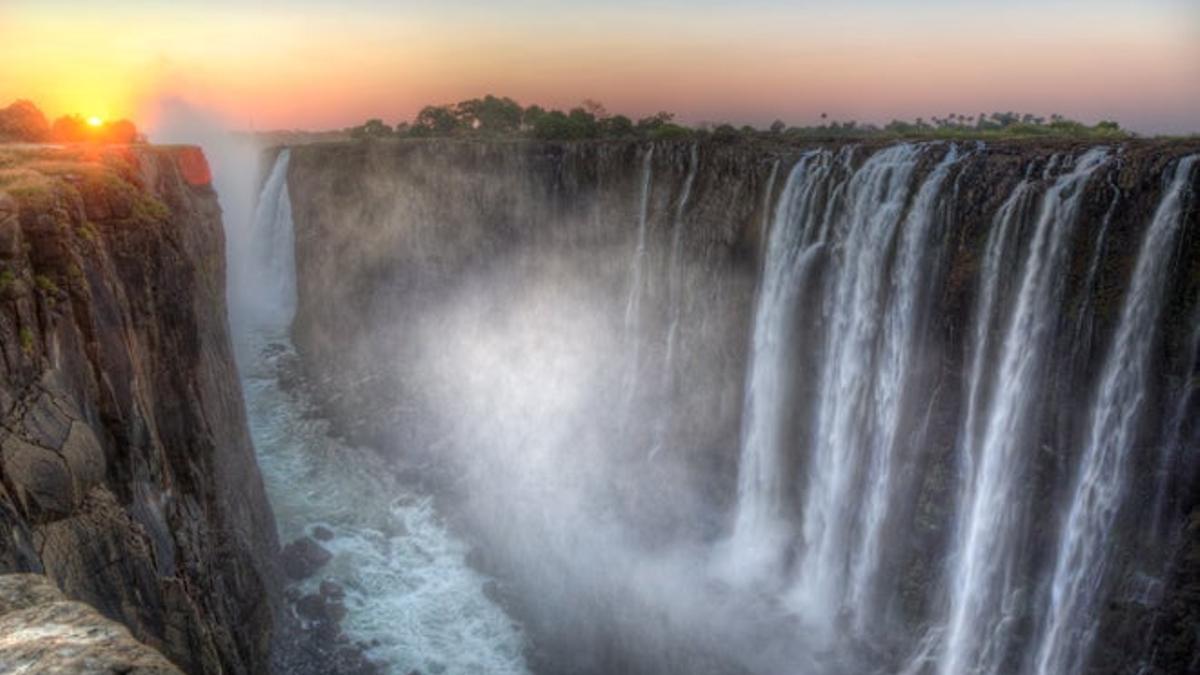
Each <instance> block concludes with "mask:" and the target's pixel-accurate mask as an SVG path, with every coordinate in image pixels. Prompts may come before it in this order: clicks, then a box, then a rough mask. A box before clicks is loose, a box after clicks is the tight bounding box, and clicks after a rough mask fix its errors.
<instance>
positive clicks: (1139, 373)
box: [1037, 155, 1197, 675]
mask: <svg viewBox="0 0 1200 675" xmlns="http://www.w3.org/2000/svg"><path fill="white" fill-rule="evenodd" d="M1196 159H1197V156H1196V155H1193V156H1190V157H1187V158H1185V159H1183V160H1182V161H1180V162H1179V165H1178V166H1177V167H1176V169H1175V177H1174V179H1173V180H1172V181H1171V184H1170V187H1169V188H1168V189H1167V191H1166V194H1165V196H1164V198H1163V199H1162V201H1161V202H1160V203H1159V206H1158V209H1157V211H1156V212H1155V214H1154V218H1153V219H1152V220H1151V222H1150V226H1149V228H1148V229H1147V231H1146V234H1145V239H1144V241H1143V242H1142V246H1141V251H1140V252H1139V253H1138V258H1137V267H1136V269H1135V271H1134V273H1133V278H1132V281H1131V282H1130V286H1129V291H1128V294H1127V296H1126V299H1125V304H1124V308H1123V309H1122V311H1121V318H1120V321H1119V323H1118V327H1117V333H1116V336H1115V337H1114V339H1113V342H1112V345H1111V347H1110V349H1109V352H1108V357H1107V360H1106V361H1105V365H1104V370H1103V371H1102V373H1103V374H1102V375H1101V378H1100V385H1099V390H1098V392H1097V396H1096V401H1095V403H1094V404H1093V406H1092V411H1091V427H1090V431H1089V433H1088V439H1087V445H1086V446H1085V449H1084V453H1083V457H1082V459H1081V462H1080V467H1079V475H1078V477H1077V478H1076V483H1075V491H1074V496H1073V498H1072V500H1071V507H1070V512H1069V515H1068V516H1067V520H1066V525H1065V527H1064V533H1063V535H1062V536H1061V537H1060V538H1059V546H1058V553H1057V557H1056V562H1055V567H1054V575H1053V581H1052V585H1051V594H1050V609H1049V619H1048V621H1047V625H1046V628H1045V630H1044V632H1043V633H1042V640H1041V646H1040V648H1039V649H1038V656H1037V672H1038V674H1039V675H1073V674H1075V673H1080V672H1082V671H1083V668H1084V665H1085V662H1086V659H1087V657H1088V654H1089V647H1090V646H1091V643H1092V638H1093V636H1094V633H1095V629H1096V625H1097V620H1096V611H1097V610H1096V603H1097V600H1098V598H1097V592H1098V590H1099V588H1100V586H1101V584H1102V582H1103V576H1104V572H1105V560H1106V556H1107V553H1108V548H1109V532H1110V530H1111V529H1112V525H1113V521H1114V520H1115V518H1116V514H1117V510H1118V509H1119V507H1120V500H1121V495H1122V490H1123V489H1124V486H1125V484H1126V482H1127V480H1126V475H1125V472H1126V469H1127V468H1128V465H1129V454H1130V453H1131V452H1132V451H1133V446H1134V442H1135V438H1136V435H1137V430H1138V421H1139V420H1140V415H1141V411H1142V408H1143V404H1144V403H1145V395H1146V391H1145V385H1146V374H1147V370H1148V368H1149V367H1150V358H1151V353H1150V352H1151V348H1152V345H1153V342H1154V336H1155V329H1156V326H1157V325H1158V321H1157V320H1158V316H1159V314H1160V313H1161V311H1162V306H1163V290H1164V284H1165V280H1166V269H1167V266H1166V265H1165V264H1164V262H1165V261H1166V260H1167V259H1168V257H1169V251H1170V248H1171V245H1172V243H1173V242H1174V239H1175V235H1176V233H1177V232H1178V231H1179V228H1180V217H1181V214H1182V212H1183V207H1184V202H1185V197H1186V194H1185V193H1186V190H1187V188H1188V186H1189V184H1190V179H1191V174H1192V167H1193V166H1194V165H1195V163H1196Z"/></svg>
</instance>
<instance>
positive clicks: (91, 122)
mask: <svg viewBox="0 0 1200 675" xmlns="http://www.w3.org/2000/svg"><path fill="white" fill-rule="evenodd" d="M87 123H88V126H89V127H99V126H101V125H103V124H104V120H102V119H100V118H99V117H96V116H94V115H93V116H92V117H89V118H87Z"/></svg>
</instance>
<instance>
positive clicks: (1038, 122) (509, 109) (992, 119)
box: [345, 94, 1132, 143]
mask: <svg viewBox="0 0 1200 675" xmlns="http://www.w3.org/2000/svg"><path fill="white" fill-rule="evenodd" d="M345 131H346V133H348V134H349V135H350V136H351V137H353V138H359V139H372V138H444V137H454V138H536V139H539V140H548V141H575V140H588V139H603V138H631V139H647V140H676V139H688V138H711V139H713V140H715V141H719V142H730V143H732V142H739V141H743V140H748V139H750V140H753V139H772V140H784V141H805V140H808V141H811V140H841V139H863V140H866V139H885V140H886V139H950V140H953V139H1010V138H1026V137H1058V138H1078V139H1102V140H1111V139H1121V138H1128V137H1131V136H1132V134H1131V133H1129V132H1128V131H1125V130H1124V129H1122V128H1121V126H1120V125H1119V124H1117V123H1116V122H1113V121H1102V122H1100V123H1098V124H1096V125H1093V126H1088V125H1086V124H1084V123H1082V122H1076V121H1074V120H1069V119H1067V118H1065V117H1063V116H1061V115H1051V116H1050V117H1049V118H1045V117H1040V116H1037V115H1032V114H1018V113H1015V112H993V113H979V114H978V115H962V114H958V113H951V114H949V115H947V116H946V117H933V118H931V119H930V120H925V119H922V118H918V119H916V120H913V121H911V122H906V121H902V120H893V121H892V122H890V123H888V124H886V125H884V126H878V125H875V124H860V123H858V122H855V121H848V122H838V121H827V116H826V115H824V114H823V115H821V123H820V124H818V125H814V126H788V124H787V123H785V122H784V121H782V120H775V122H773V123H772V124H771V125H770V126H769V127H768V128H767V129H756V128H754V127H751V126H743V127H740V128H738V127H734V126H733V125H730V124H719V125H712V124H701V125H699V126H695V127H689V126H684V125H682V124H680V123H678V122H676V120H675V116H674V115H673V114H672V113H669V112H660V113H657V114H655V115H651V116H649V117H644V118H641V119H639V120H638V121H637V122H636V123H635V122H634V121H633V120H631V119H630V118H629V117H626V116H625V115H610V114H609V113H608V111H607V110H605V108H604V106H603V105H601V104H600V103H597V102H596V101H592V100H586V101H584V102H583V103H581V104H580V105H579V106H576V107H574V108H571V109H569V110H553V109H549V110H548V109H545V108H542V107H541V106H538V105H531V106H529V107H523V106H522V105H521V104H520V103H517V102H516V101H514V100H513V99H511V98H508V97H497V96H493V95H491V94H488V95H487V96H484V97H483V98H473V99H469V100H466V101H461V102H459V103H455V104H451V105H427V106H425V107H424V108H422V109H421V111H420V112H419V113H417V116H416V118H415V119H413V120H412V121H411V122H400V123H399V124H397V125H396V126H395V127H391V126H388V125H387V124H386V123H385V122H384V121H383V120H382V119H379V118H375V119H370V120H367V121H366V122H365V123H364V124H362V125H360V126H357V127H352V128H349V129H346V130H345Z"/></svg>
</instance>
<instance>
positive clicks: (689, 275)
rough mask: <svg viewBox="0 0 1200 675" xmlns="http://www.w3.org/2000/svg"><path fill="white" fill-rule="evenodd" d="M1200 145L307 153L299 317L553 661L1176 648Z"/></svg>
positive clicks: (1155, 658)
mask: <svg viewBox="0 0 1200 675" xmlns="http://www.w3.org/2000/svg"><path fill="white" fill-rule="evenodd" d="M1196 152H1197V147H1196V146H1194V145H1191V146H1189V145H1187V144H1186V143H1168V142H1154V141H1129V142H1125V143H1120V144H1115V145H1112V146H1107V147H1104V146H1096V147H1092V146H1089V145H1085V144H1081V143H1078V142H1066V141H1062V142H1053V141H1039V142H1036V143H1034V142H1021V141H1013V142H997V143H989V144H987V145H983V144H973V143H958V144H955V143H945V142H937V143H908V144H894V145H887V144H883V143H875V144H872V143H864V144H857V145H855V144H825V145H821V144H810V145H809V146H788V145H783V144H776V145H774V146H772V145H770V144H765V145H764V144H758V145H754V144H750V143H721V142H717V141H709V142H700V143H695V142H691V143H689V142H674V143H670V142H659V143H652V144H651V143H634V142H628V143H622V142H599V143H574V144H572V143H546V144H540V143H530V142H526V143H503V142H499V143H472V142H455V141H423V142H404V141H401V142H374V143H372V142H367V143H350V144H345V143H343V144H315V145H310V146H297V147H293V148H291V150H290V151H288V154H287V158H286V159H284V158H283V156H282V155H281V158H280V159H279V160H278V162H280V163H283V162H286V171H287V189H288V191H289V194H290V215H291V219H292V224H293V227H294V232H295V234H294V239H295V269H296V275H295V282H296V289H297V305H296V314H295V320H294V322H293V324H292V331H291V337H292V339H293V341H294V343H295V348H296V350H297V352H298V354H299V359H300V362H301V363H302V364H303V365H302V368H303V370H304V372H305V373H306V375H307V376H308V377H309V378H310V380H311V382H312V383H313V386H312V391H313V393H314V396H316V397H317V398H318V399H319V400H320V403H321V407H322V408H321V409H322V410H323V411H324V413H325V414H326V415H327V416H328V418H329V419H330V420H331V421H332V422H333V424H334V428H335V429H336V431H337V433H338V434H339V435H341V436H342V437H344V438H348V439H353V441H354V442H355V443H358V444H361V445H363V446H367V447H371V448H374V449H375V450H376V451H378V452H380V453H382V454H383V456H384V457H387V458H389V459H388V461H390V462H393V463H394V464H395V465H396V466H397V467H399V469H398V471H399V472H400V474H401V475H404V476H408V477H410V478H411V479H412V480H415V481H416V484H417V485H419V486H423V487H422V488H421V489H424V490H426V491H429V492H432V493H434V494H436V495H437V500H436V502H437V503H438V504H439V508H440V509H441V510H442V512H443V513H444V514H446V515H447V517H448V518H449V519H450V520H451V521H452V522H453V525H452V527H453V528H454V529H456V530H457V531H460V532H463V533H465V534H464V536H465V537H466V538H467V539H468V540H470V541H471V542H473V543H474V544H475V545H477V546H478V547H479V549H478V551H479V553H478V555H476V556H474V560H473V564H474V565H475V566H476V567H478V568H480V569H481V570H483V571H485V572H486V573H488V574H490V575H493V576H494V577H495V578H496V579H497V580H498V581H499V582H500V587H501V589H502V594H501V595H502V597H501V604H502V606H503V607H504V608H505V609H506V610H507V611H508V612H510V614H511V615H512V616H514V617H516V618H517V619H519V622H520V624H521V625H522V626H523V627H524V628H525V630H526V632H527V634H528V636H529V639H530V641H531V644H532V647H531V651H530V652H529V653H530V654H531V656H530V660H529V664H530V666H531V667H532V668H533V669H534V670H537V671H544V672H899V671H905V672H913V673H922V672H930V673H934V672H936V673H965V672H972V673H1009V672H1022V673H1024V672H1028V673H1083V672H1160V671H1161V672H1179V671H1186V670H1188V669H1194V668H1196V667H1197V662H1196V661H1195V660H1194V659H1195V656H1194V638H1193V637H1190V633H1189V631H1190V628H1187V626H1189V625H1191V622H1193V621H1194V616H1195V615H1194V612H1195V610H1196V608H1195V603H1194V602H1190V601H1188V600H1187V599H1186V598H1187V597H1189V593H1191V592H1193V591H1192V590H1189V589H1194V588H1195V587H1194V586H1193V585H1192V584H1194V579H1195V576H1194V574H1195V573H1194V568H1195V558H1194V555H1195V544H1196V538H1195V529H1194V526H1193V525H1189V523H1194V518H1195V510H1194V508H1195V488H1196V478H1197V473H1196V471H1197V466H1196V463H1195V459H1196V455H1195V448H1196V446H1197V436H1196V434H1197V433H1198V431H1200V430H1198V429H1197V428H1196V425H1195V422H1194V420H1195V419H1196V417H1197V415H1196V413H1197V412H1198V411H1197V408H1196V406H1197V399H1196V396H1195V387H1196V379H1195V375H1196V364H1197V357H1198V352H1197V348H1198V347H1200V324H1198V323H1197V321H1196V317H1197V316H1198V314H1197V313H1198V312H1200V303H1198V302H1197V298H1198V295H1200V294H1198V291H1200V286H1198V284H1200V276H1198V275H1200V266H1198V265H1200V263H1198V260H1200V255H1198V253H1200V251H1198V249H1197V246H1198V245H1200V240H1198V235H1200V231H1198V230H1197V226H1198V219H1197V208H1196V203H1195V193H1196V186H1197V184H1198V182H1200V176H1198V175H1197V172H1196V170H1195V162H1196V158H1195V155H1196ZM279 166H280V164H276V167H277V168H278V167H279ZM417 665H418V667H419V664H417ZM405 667H408V665H407V664H406V666H405ZM1155 669H1157V670H1155Z"/></svg>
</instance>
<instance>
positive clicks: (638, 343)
mask: <svg viewBox="0 0 1200 675" xmlns="http://www.w3.org/2000/svg"><path fill="white" fill-rule="evenodd" d="M653 162H654V146H650V147H649V148H647V149H646V154H645V155H643V156H642V185H641V202H640V207H639V209H638V231H637V246H636V248H634V251H633V263H632V264H631V265H630V274H629V276H630V279H629V296H628V298H627V299H626V301H625V326H624V338H625V343H626V344H628V345H630V350H631V355H630V358H629V360H628V362H627V364H626V376H625V383H624V390H625V393H626V399H625V413H624V414H625V417H628V416H629V414H630V406H632V405H633V399H634V397H635V396H636V395H637V391H638V373H639V371H640V370H641V349H642V337H641V335H640V334H639V333H640V331H641V325H642V296H643V295H644V294H645V292H646V288H645V283H644V281H643V276H644V275H645V270H644V268H645V266H646V223H647V221H648V220H649V218H650V187H651V185H652V182H653V181H652V179H653V176H654V165H653Z"/></svg>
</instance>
